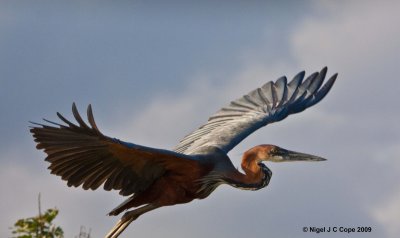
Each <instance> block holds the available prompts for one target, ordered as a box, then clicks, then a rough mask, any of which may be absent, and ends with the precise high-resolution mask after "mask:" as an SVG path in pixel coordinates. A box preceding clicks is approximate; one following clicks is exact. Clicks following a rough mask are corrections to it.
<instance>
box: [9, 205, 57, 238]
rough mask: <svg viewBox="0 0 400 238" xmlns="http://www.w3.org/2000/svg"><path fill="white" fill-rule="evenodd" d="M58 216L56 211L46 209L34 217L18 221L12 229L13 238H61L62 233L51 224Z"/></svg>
mask: <svg viewBox="0 0 400 238" xmlns="http://www.w3.org/2000/svg"><path fill="white" fill-rule="evenodd" d="M57 215H58V209H56V208H54V209H47V211H46V212H45V213H44V214H41V215H38V216H36V217H30V218H25V219H19V220H18V221H17V222H16V223H15V224H14V227H13V231H12V233H13V234H14V235H15V236H13V238H63V237H64V232H63V230H62V229H61V227H59V226H55V225H54V224H53V223H52V222H53V220H54V218H56V216H57Z"/></svg>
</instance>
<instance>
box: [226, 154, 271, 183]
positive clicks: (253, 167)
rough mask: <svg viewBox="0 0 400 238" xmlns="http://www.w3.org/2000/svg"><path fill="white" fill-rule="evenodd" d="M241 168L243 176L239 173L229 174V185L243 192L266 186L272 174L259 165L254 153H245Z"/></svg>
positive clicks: (261, 164)
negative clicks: (243, 190)
mask: <svg viewBox="0 0 400 238" xmlns="http://www.w3.org/2000/svg"><path fill="white" fill-rule="evenodd" d="M241 166H242V169H243V171H244V173H245V174H242V173H240V172H239V171H236V172H235V173H233V174H231V176H230V180H229V184H230V185H232V186H234V187H237V188H240V189H245V190H258V189H260V188H263V187H265V186H267V185H268V183H269V180H270V179H271V176H272V173H271V171H270V170H269V169H268V168H267V167H266V166H265V165H264V164H263V163H261V160H260V159H259V158H258V157H257V154H256V153H253V152H251V151H249V152H245V153H244V154H243V157H242V164H241Z"/></svg>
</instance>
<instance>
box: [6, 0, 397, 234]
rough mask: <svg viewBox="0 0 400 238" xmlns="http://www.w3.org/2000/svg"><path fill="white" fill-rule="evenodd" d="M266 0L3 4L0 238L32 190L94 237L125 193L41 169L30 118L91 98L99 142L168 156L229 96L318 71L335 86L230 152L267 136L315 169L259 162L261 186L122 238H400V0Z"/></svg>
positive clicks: (148, 223) (23, 212)
mask: <svg viewBox="0 0 400 238" xmlns="http://www.w3.org/2000/svg"><path fill="white" fill-rule="evenodd" d="M274 2H278V1H274ZM279 2H280V3H273V1H229V3H228V1H218V3H216V2H214V1H202V3H198V4H194V3H191V4H189V3H184V2H183V1H182V2H178V1H175V2H173V1H172V2H171V1H170V2H169V3H165V1H164V2H163V1H152V2H151V3H149V2H148V1H119V2H118V3H116V2H114V1H113V3H110V2H108V1H96V2H94V1H68V2H67V1H65V2H62V1H57V2H54V1H40V2H38V1H35V3H33V2H31V1H0V99H1V100H0V109H1V117H0V135H1V137H0V160H1V165H2V166H1V167H0V188H1V192H0V193H1V195H0V196H1V197H0V198H1V200H0V201H1V203H0V209H1V210H0V211H1V213H0V224H1V226H0V227H1V228H0V236H1V237H9V236H10V235H11V233H10V230H9V227H11V226H12V224H13V223H14V222H15V221H16V220H17V219H18V218H22V217H29V216H33V215H35V214H36V213H37V204H36V197H37V194H38V193H39V192H40V193H41V196H42V206H43V207H44V208H50V207H57V208H59V209H60V215H59V217H58V218H57V219H56V223H57V224H59V225H60V226H62V227H63V228H64V230H65V234H66V237H74V236H75V235H77V234H78V233H79V227H80V226H81V225H83V226H85V227H87V228H91V229H92V235H93V237H102V236H103V235H104V234H105V233H106V232H107V231H108V230H109V229H110V228H111V227H112V226H113V225H114V222H116V220H117V218H116V217H107V216H106V215H105V214H106V213H107V212H109V211H110V210H111V209H112V208H114V207H115V206H116V205H118V204H119V203H120V202H122V201H123V200H124V198H123V197H120V196H118V194H117V192H104V191H84V190H82V189H81V188H69V187H67V186H66V183H65V182H63V181H61V179H59V178H58V177H56V176H53V175H50V174H49V171H48V170H47V169H46V168H47V166H48V164H47V163H46V162H44V161H43V159H44V157H45V154H44V153H43V152H42V151H37V150H36V149H35V144H34V143H33V140H32V138H31V136H30V134H29V133H28V126H29V124H28V121H40V120H41V118H43V117H45V118H48V119H51V120H56V116H55V113H56V112H57V111H59V112H62V113H63V114H64V115H66V116H67V117H69V118H70V117H71V112H70V110H71V104H72V102H76V103H77V104H78V107H79V108H80V109H81V110H84V109H85V107H86V106H87V104H89V103H91V104H92V105H93V108H94V113H95V118H97V124H98V125H99V127H100V128H102V130H103V132H104V133H105V134H107V135H110V136H113V137H117V138H120V139H123V140H127V141H131V142H134V143H137V144H142V145H147V146H152V147H161V148H172V147H173V146H174V145H175V144H176V143H177V142H178V141H179V139H181V138H182V137H183V136H184V135H185V134H186V133H188V132H190V131H191V130H193V129H194V128H196V127H197V126H199V125H201V124H202V123H203V122H205V121H206V119H207V117H208V116H209V115H210V114H212V113H213V112H215V111H216V110H218V109H219V108H220V107H221V106H223V105H225V104H226V103H228V102H229V101H230V100H232V99H235V98H237V97H239V96H241V95H243V94H245V93H247V92H248V91H250V90H252V89H254V88H256V87H258V86H261V85H262V84H263V83H265V82H267V81H270V80H275V79H277V78H278V77H280V76H282V75H286V76H288V77H293V76H294V75H295V74H296V73H298V72H299V71H301V70H306V72H307V73H308V74H310V73H312V72H314V71H319V70H320V69H321V68H322V67H323V66H328V67H329V70H328V74H329V75H331V74H333V73H335V72H338V73H339V78H338V81H337V83H336V85H334V87H333V89H332V91H331V92H330V94H329V95H328V96H327V97H326V98H325V99H324V100H323V101H322V102H321V103H320V104H318V105H316V106H315V107H313V108H311V109H308V110H306V111H305V112H303V113H301V114H296V115H293V116H291V117H289V118H287V119H286V120H284V121H282V122H279V123H276V124H273V125H269V126H268V127H266V128H263V129H261V130H258V131H257V132H256V133H254V134H253V135H252V136H250V137H249V138H248V139H246V140H245V141H243V142H242V143H241V144H240V145H239V146H237V148H235V149H234V150H233V151H232V152H231V153H230V156H231V158H232V160H233V161H234V163H235V164H240V157H241V154H242V153H243V152H244V151H245V150H246V149H248V148H250V147H252V146H254V145H257V144H263V143H271V144H277V145H280V146H282V147H284V148H289V149H293V150H297V151H303V152H308V153H313V154H317V155H320V156H323V157H325V158H328V161H326V162H323V163H291V164H284V163H282V164H268V165H269V166H270V168H271V169H272V170H273V172H274V175H273V177H272V180H271V183H270V185H269V186H268V187H267V188H265V189H263V190H260V191H257V192H249V191H241V190H237V189H234V188H231V187H229V186H221V187H220V188H219V189H217V191H216V192H214V193H213V194H212V195H211V196H210V197H209V198H207V199H206V200H202V201H194V202H192V203H189V204H185V205H179V206H174V207H167V208H162V209H158V210H156V211H153V212H151V213H148V214H146V215H144V216H143V217H141V218H140V219H138V220H137V221H136V222H135V223H133V224H132V225H131V226H130V227H129V228H128V229H127V231H126V232H125V233H124V234H123V235H122V237H130V236H135V237H194V238H196V237H199V238H200V237H229V238H232V237H238V238H239V237H244V236H246V237H260V238H261V237H267V236H268V237H310V236H311V234H309V233H304V232H303V231H302V228H303V227H305V226H306V227H309V226H317V227H322V226H337V227H340V226H343V227H358V226H367V227H372V232H371V233H361V234H360V233H358V234H351V235H350V237H388V238H394V237H399V236H400V227H399V226H398V224H400V186H399V181H400V156H399V155H400V124H399V123H398V122H399V121H400V111H399V104H398V103H399V102H400V101H399V97H398V93H399V90H400V78H399V76H398V75H399V66H400V65H399V62H400V46H399V43H400V28H399V27H398V23H399V22H400V17H399V12H400V3H399V1H379V2H378V1H363V2H362V4H361V3H360V1H296V2H295V3H292V2H294V1H292V2H289V1H287V2H285V1H279ZM320 235H321V234H320ZM323 236H324V237H325V236H332V237H333V236H337V234H323Z"/></svg>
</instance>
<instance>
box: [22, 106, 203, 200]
mask: <svg viewBox="0 0 400 238" xmlns="http://www.w3.org/2000/svg"><path fill="white" fill-rule="evenodd" d="M72 111H73V114H74V117H75V119H76V121H77V122H78V125H75V124H73V123H72V122H70V121H68V120H67V119H65V118H64V117H63V116H62V115H61V114H60V113H57V115H58V117H59V118H60V119H61V120H62V121H63V122H64V123H65V125H62V124H58V123H54V122H51V121H48V120H45V121H46V122H49V123H50V124H53V125H43V124H38V123H34V124H35V126H33V127H32V128H31V130H30V131H31V133H32V134H33V136H34V138H35V141H36V142H37V148H38V149H43V150H44V152H46V153H47V155H48V156H47V158H46V161H48V162H50V163H51V164H50V166H49V169H50V170H51V173H52V174H56V175H59V176H61V177H62V179H63V180H67V181H68V186H75V187H78V186H80V185H82V187H83V188H84V189H92V190H94V189H97V188H98V187H100V186H101V185H102V184H103V183H104V189H105V190H111V189H116V190H120V194H121V195H130V194H133V193H139V192H141V191H143V190H145V189H146V188H147V187H148V186H150V185H151V184H152V183H153V182H154V181H155V180H156V179H158V178H159V177H161V176H163V175H164V173H166V172H167V171H168V172H170V173H171V172H172V173H177V174H178V176H179V174H180V175H182V174H183V173H185V172H186V171H190V170H191V168H195V167H196V166H197V162H196V161H195V160H192V159H191V158H190V157H189V156H186V155H183V154H179V153H175V152H173V151H168V150H161V149H154V148H149V147H144V146H140V145H136V144H132V143H127V142H123V141H120V140H118V139H115V138H110V137H107V136H105V135H103V134H102V133H101V132H100V131H99V129H98V128H97V126H96V123H95V121H94V118H93V114H92V109H91V106H90V105H89V107H88V111H87V114H88V121H89V125H90V126H89V125H87V124H86V123H85V122H84V121H83V120H82V118H81V116H80V115H79V113H78V110H77V109H76V106H75V104H73V105H72Z"/></svg>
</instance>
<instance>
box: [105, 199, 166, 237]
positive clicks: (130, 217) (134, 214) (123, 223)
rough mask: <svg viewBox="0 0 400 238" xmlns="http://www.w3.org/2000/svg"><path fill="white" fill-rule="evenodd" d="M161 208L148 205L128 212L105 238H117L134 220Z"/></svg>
mask: <svg viewBox="0 0 400 238" xmlns="http://www.w3.org/2000/svg"><path fill="white" fill-rule="evenodd" d="M158 207H159V206H156V205H153V204H147V205H145V206H142V207H139V208H137V209H135V210H132V211H128V212H126V213H125V214H124V215H123V216H122V217H121V219H120V220H119V221H118V222H117V224H115V226H114V227H113V228H112V229H111V230H110V232H108V234H107V235H106V236H105V238H116V237H118V236H119V235H120V234H121V232H123V231H124V230H125V228H126V227H127V226H128V225H129V224H130V223H131V222H133V221H134V220H136V219H137V218H138V217H139V216H140V215H142V214H144V213H146V212H149V211H151V210H154V209H156V208H158Z"/></svg>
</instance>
